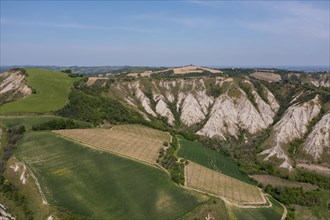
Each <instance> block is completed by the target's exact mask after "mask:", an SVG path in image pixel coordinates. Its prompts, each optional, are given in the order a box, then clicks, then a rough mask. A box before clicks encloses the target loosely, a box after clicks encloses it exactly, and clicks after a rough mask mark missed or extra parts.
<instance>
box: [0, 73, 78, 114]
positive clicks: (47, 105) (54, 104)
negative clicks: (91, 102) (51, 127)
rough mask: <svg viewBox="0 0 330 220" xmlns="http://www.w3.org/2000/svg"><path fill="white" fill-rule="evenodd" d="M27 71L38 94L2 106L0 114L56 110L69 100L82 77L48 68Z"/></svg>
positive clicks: (31, 85)
mask: <svg viewBox="0 0 330 220" xmlns="http://www.w3.org/2000/svg"><path fill="white" fill-rule="evenodd" d="M26 71H27V73H28V77H27V82H28V85H29V86H30V87H32V88H33V89H35V91H36V94H31V95H29V96H27V97H25V98H22V99H18V100H16V101H14V102H9V103H6V104H4V105H3V106H0V114H6V113H25V112H26V113H31V112H34V113H35V112H51V111H56V110H58V109H60V108H62V107H63V106H64V105H65V104H66V103H67V102H68V95H69V93H70V88H71V87H72V85H73V83H74V82H75V81H77V80H79V79H81V78H78V77H77V78H71V77H69V76H68V75H67V74H66V73H62V72H56V71H52V70H47V69H37V68H27V69H26Z"/></svg>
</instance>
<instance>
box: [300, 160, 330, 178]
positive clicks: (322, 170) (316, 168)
mask: <svg viewBox="0 0 330 220" xmlns="http://www.w3.org/2000/svg"><path fill="white" fill-rule="evenodd" d="M297 167H299V168H303V169H306V170H308V171H312V172H316V173H319V174H322V175H325V176H330V168H328V167H324V166H320V165H316V164H307V163H298V164H297Z"/></svg>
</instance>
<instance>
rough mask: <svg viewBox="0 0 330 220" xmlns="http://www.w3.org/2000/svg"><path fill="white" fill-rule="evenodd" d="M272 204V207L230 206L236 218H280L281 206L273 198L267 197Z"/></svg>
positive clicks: (267, 219)
mask: <svg viewBox="0 0 330 220" xmlns="http://www.w3.org/2000/svg"><path fill="white" fill-rule="evenodd" d="M268 198H269V200H270V201H271V203H272V204H273V206H272V208H244V209H242V208H238V207H234V206H233V207H230V209H231V210H232V211H233V213H234V214H235V216H236V218H237V220H254V219H258V220H263V219H264V220H280V219H281V217H282V213H283V207H282V206H281V205H280V204H279V203H278V202H277V201H276V200H274V199H273V198H271V197H268Z"/></svg>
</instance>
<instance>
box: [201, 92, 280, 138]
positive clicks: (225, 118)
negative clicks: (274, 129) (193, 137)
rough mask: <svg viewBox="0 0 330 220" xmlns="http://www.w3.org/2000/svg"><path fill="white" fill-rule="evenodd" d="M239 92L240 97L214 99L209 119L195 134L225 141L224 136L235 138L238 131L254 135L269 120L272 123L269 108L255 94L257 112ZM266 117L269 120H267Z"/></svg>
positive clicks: (272, 114)
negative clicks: (245, 131) (242, 130)
mask: <svg viewBox="0 0 330 220" xmlns="http://www.w3.org/2000/svg"><path fill="white" fill-rule="evenodd" d="M239 92H240V93H241V95H239V96H238V97H230V96H229V95H228V94H223V95H221V96H219V97H218V98H216V100H215V102H214V105H213V107H212V109H211V112H210V114H209V115H210V117H209V119H208V120H207V122H206V124H205V125H204V127H203V128H202V129H201V130H199V131H198V132H197V134H199V135H204V136H207V137H215V136H217V137H219V138H221V139H226V136H234V137H237V135H238V132H239V130H240V129H245V130H247V131H248V132H249V133H251V134H254V133H256V132H258V131H259V130H261V129H265V128H267V126H268V125H269V124H270V123H269V122H270V120H271V122H272V117H274V116H275V113H274V112H273V111H272V110H271V108H270V106H269V105H268V104H266V103H265V102H264V101H263V100H262V99H261V98H260V96H259V95H257V94H256V92H255V96H256V98H257V99H256V102H257V105H258V110H259V111H258V110H257V109H256V108H255V107H254V105H253V104H252V103H251V101H250V100H249V99H248V98H247V95H246V94H245V92H244V91H243V90H240V89H239ZM265 109H267V111H265ZM269 115H271V116H269ZM268 116H269V117H270V119H269V118H267V117H268Z"/></svg>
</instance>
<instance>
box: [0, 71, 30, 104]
mask: <svg viewBox="0 0 330 220" xmlns="http://www.w3.org/2000/svg"><path fill="white" fill-rule="evenodd" d="M30 94H32V89H31V88H30V87H29V86H28V85H27V83H26V74H24V73H23V70H10V71H8V72H5V73H3V74H1V75H0V104H1V102H2V103H3V102H8V101H13V100H15V99H17V98H21V97H25V96H27V95H30Z"/></svg>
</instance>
